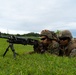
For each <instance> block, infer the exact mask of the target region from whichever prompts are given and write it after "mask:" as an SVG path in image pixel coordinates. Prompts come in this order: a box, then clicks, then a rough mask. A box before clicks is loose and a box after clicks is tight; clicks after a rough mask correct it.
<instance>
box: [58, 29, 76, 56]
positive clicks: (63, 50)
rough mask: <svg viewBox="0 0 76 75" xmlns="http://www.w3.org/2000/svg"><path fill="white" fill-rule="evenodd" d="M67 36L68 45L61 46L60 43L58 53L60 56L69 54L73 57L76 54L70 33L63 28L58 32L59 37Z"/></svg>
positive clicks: (75, 43)
mask: <svg viewBox="0 0 76 75" xmlns="http://www.w3.org/2000/svg"><path fill="white" fill-rule="evenodd" d="M63 37H68V38H69V39H70V40H69V42H68V45H66V46H62V45H60V47H59V49H60V51H59V55H60V56H70V57H74V56H76V42H74V41H73V40H72V34H71V32H70V31H69V30H64V31H62V32H61V33H60V36H59V38H63Z"/></svg>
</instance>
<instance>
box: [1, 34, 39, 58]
mask: <svg viewBox="0 0 76 75" xmlns="http://www.w3.org/2000/svg"><path fill="white" fill-rule="evenodd" d="M0 38H4V39H7V42H8V43H9V45H8V47H7V48H6V50H5V52H4V54H3V57H4V56H5V55H6V53H7V51H8V50H9V48H10V49H11V50H12V52H13V55H14V58H16V55H18V53H16V52H15V49H14V44H22V45H28V44H29V45H34V47H36V46H37V45H38V40H34V39H31V38H22V37H17V36H14V35H9V36H3V35H1V33H0Z"/></svg>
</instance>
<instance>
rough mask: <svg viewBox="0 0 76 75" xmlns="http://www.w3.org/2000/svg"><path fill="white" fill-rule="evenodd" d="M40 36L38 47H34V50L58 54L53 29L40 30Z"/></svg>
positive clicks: (57, 44)
mask: <svg viewBox="0 0 76 75" xmlns="http://www.w3.org/2000/svg"><path fill="white" fill-rule="evenodd" d="M40 36H41V42H40V44H39V45H38V47H35V48H34V51H36V52H38V53H45V52H48V53H50V54H55V55H59V43H58V42H57V36H56V34H55V33H54V31H49V30H42V31H41V34H40Z"/></svg>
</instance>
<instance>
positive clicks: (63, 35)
mask: <svg viewBox="0 0 76 75" xmlns="http://www.w3.org/2000/svg"><path fill="white" fill-rule="evenodd" d="M64 37H68V38H70V39H72V34H71V32H70V31H69V30H63V31H61V32H60V35H59V38H64Z"/></svg>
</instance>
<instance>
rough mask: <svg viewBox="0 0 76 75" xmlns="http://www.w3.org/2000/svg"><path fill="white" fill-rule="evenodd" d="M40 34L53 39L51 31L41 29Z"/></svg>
mask: <svg viewBox="0 0 76 75" xmlns="http://www.w3.org/2000/svg"><path fill="white" fill-rule="evenodd" d="M40 36H47V37H48V38H49V39H53V36H52V33H51V31H49V30H42V31H41V34H40Z"/></svg>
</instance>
